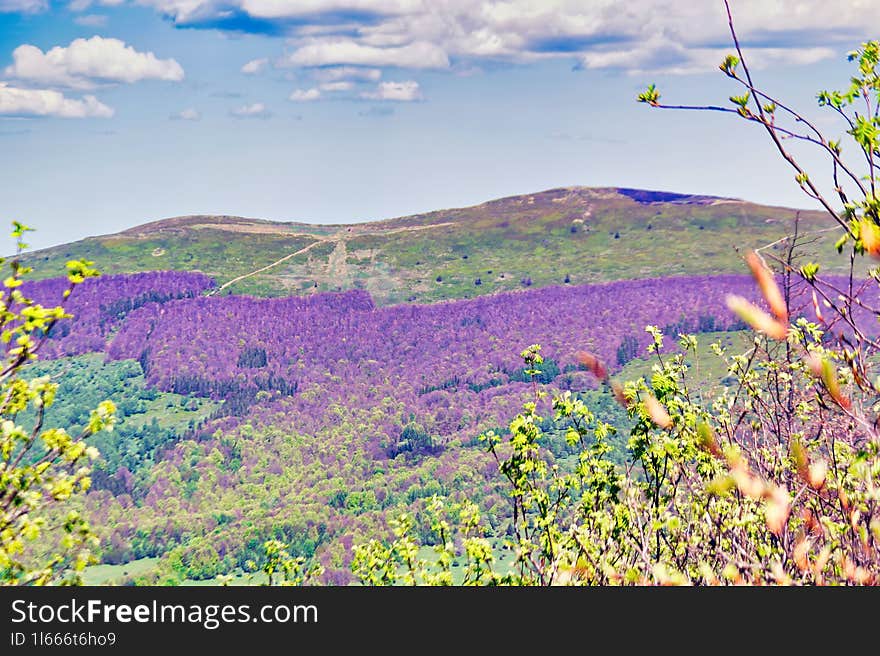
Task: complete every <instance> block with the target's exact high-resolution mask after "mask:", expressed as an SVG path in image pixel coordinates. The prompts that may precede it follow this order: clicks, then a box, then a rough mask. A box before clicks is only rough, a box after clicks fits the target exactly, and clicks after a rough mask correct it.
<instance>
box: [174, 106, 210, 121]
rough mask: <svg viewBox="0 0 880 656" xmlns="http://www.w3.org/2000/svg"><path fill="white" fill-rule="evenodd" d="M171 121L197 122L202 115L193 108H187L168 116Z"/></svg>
mask: <svg viewBox="0 0 880 656" xmlns="http://www.w3.org/2000/svg"><path fill="white" fill-rule="evenodd" d="M168 118H170V119H171V120H172V121H199V120H201V118H202V115H201V114H200V113H199V111H198V110H197V109H196V108H195V107H187V108H186V109H183V110H181V111H179V112H177V113H176V114H172V115H171V116H169V117H168Z"/></svg>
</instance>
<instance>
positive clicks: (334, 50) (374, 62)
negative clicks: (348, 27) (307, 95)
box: [281, 39, 449, 68]
mask: <svg viewBox="0 0 880 656" xmlns="http://www.w3.org/2000/svg"><path fill="white" fill-rule="evenodd" d="M281 64H282V65H288V66H307V67H308V66H332V65H339V64H357V65H359V66H398V67H401V68H449V57H448V56H447V54H446V53H445V52H444V51H443V49H442V48H440V47H439V46H436V45H434V44H432V43H427V42H424V41H419V42H415V43H410V44H409V45H405V46H400V47H387V48H381V47H376V46H371V45H362V44H360V43H357V42H356V41H353V40H350V39H348V40H333V41H323V40H322V41H316V42H314V43H310V44H308V45H304V46H301V47H299V48H297V49H296V50H294V51H293V52H292V53H290V55H288V56H287V57H285V58H284V59H283V60H282V61H281Z"/></svg>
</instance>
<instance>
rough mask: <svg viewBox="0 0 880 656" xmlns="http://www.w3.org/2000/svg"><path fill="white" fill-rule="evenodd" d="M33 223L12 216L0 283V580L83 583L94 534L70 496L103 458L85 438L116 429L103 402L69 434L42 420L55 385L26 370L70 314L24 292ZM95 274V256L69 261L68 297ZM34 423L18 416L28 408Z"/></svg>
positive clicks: (108, 406)
mask: <svg viewBox="0 0 880 656" xmlns="http://www.w3.org/2000/svg"><path fill="white" fill-rule="evenodd" d="M28 230H30V228H28V227H27V226H25V225H22V224H21V223H18V222H14V223H13V233H12V236H13V238H15V240H16V243H17V252H16V255H15V256H14V257H12V258H10V259H8V260H6V259H0V265H2V266H4V267H8V269H9V275H8V276H7V277H6V278H5V279H4V280H3V289H2V290H0V340H2V343H3V345H4V346H5V354H4V356H5V357H4V359H3V361H2V365H0V366H2V369H0V583H2V584H5V585H17V584H32V585H46V584H57V583H67V584H71V583H80V582H81V579H80V573H81V572H82V570H83V568H84V567H85V566H86V565H87V564H88V563H89V562H93V561H94V558H93V556H92V555H91V550H92V548H94V547H95V546H96V544H97V538H96V537H95V535H94V533H93V532H92V530H91V528H90V527H89V525H88V523H87V522H86V520H85V518H84V517H82V515H81V514H80V513H79V512H78V511H76V510H75V509H72V508H71V505H72V504H71V500H72V499H73V498H74V497H75V496H76V495H78V494H82V493H84V492H85V491H86V490H88V489H89V485H90V482H91V480H90V478H89V473H90V471H91V463H92V462H93V461H94V460H95V459H96V458H97V457H98V455H99V454H98V451H97V449H96V448H95V447H93V446H89V445H88V444H87V442H86V440H87V438H88V437H90V436H91V435H94V434H95V433H98V432H100V431H104V430H112V428H113V423H114V413H115V408H114V406H113V404H112V403H111V402H109V401H105V402H103V403H101V404H99V405H98V407H97V408H96V409H95V410H93V411H92V412H91V415H90V418H89V421H88V424H87V426H86V427H85V428H84V429H83V430H82V431H81V432H80V433H79V434H78V435H70V434H68V433H67V431H66V430H65V429H64V428H47V427H46V426H44V424H43V419H44V414H45V411H46V409H47V408H48V407H49V406H51V405H52V403H53V401H54V400H55V392H56V390H57V385H56V384H55V383H52V382H51V381H50V379H49V377H48V376H46V377H38V378H34V379H32V380H25V379H24V378H22V376H21V373H22V370H23V368H24V367H25V366H26V365H27V363H29V362H31V361H33V360H34V359H36V357H37V354H38V351H39V350H40V347H41V346H42V345H43V344H44V343H45V341H46V340H47V339H48V338H49V334H50V331H51V330H52V328H53V326H55V325H56V324H57V323H58V322H59V321H61V320H62V319H66V318H69V317H70V316H71V315H69V314H67V313H66V312H65V311H64V308H63V305H60V306H57V307H43V306H42V305H40V304H38V303H35V302H34V301H33V300H32V299H29V298H28V297H27V296H26V295H25V294H24V293H23V292H22V289H21V287H22V284H23V279H24V277H25V276H26V275H27V274H28V273H29V272H30V268H29V267H26V266H24V265H23V264H22V263H21V262H20V258H19V256H20V254H21V252H22V251H23V250H24V249H25V248H27V245H26V244H25V243H24V241H23V237H24V234H25V233H26V232H27V231H28ZM96 275H98V273H97V271H96V270H95V269H93V268H92V263H91V262H88V261H85V260H82V261H71V262H68V263H67V278H68V280H69V283H70V284H69V287H68V288H67V290H66V291H65V292H64V299H67V297H68V296H70V293H71V291H72V290H73V289H74V288H75V287H76V286H77V285H78V284H80V283H82V282H83V281H84V280H85V279H86V278H89V277H93V276H96ZM29 406H30V407H32V408H34V409H35V413H34V415H33V416H35V418H34V420H33V422H32V423H31V424H29V425H28V426H24V425H22V424H21V423H20V419H21V416H22V414H23V413H24V411H25V410H26V409H27V408H28V407H29Z"/></svg>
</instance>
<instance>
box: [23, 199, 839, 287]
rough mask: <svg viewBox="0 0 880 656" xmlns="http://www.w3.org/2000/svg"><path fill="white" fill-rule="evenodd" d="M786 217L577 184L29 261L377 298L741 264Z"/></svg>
mask: <svg viewBox="0 0 880 656" xmlns="http://www.w3.org/2000/svg"><path fill="white" fill-rule="evenodd" d="M796 214H797V212H796V211H795V210H792V209H787V208H780V207H768V206H762V205H756V204H753V203H748V202H744V201H739V200H731V199H721V198H714V197H708V196H688V195H682V194H672V193H663V192H646V191H639V190H629V189H613V188H584V187H574V188H562V189H552V190H548V191H543V192H540V193H535V194H530V195H524V196H514V197H510V198H503V199H500V200H494V201H490V202H487V203H483V204H481V205H477V206H474V207H468V208H462V209H450V210H440V211H435V212H430V213H427V214H419V215H415V216H408V217H402V218H397V219H390V220H385V221H376V222H371V223H359V224H351V225H323V226H318V225H308V224H305V223H276V222H270V221H262V220H258V219H245V218H240V217H229V216H189V217H179V218H174V219H166V220H162V221H155V222H153V223H148V224H145V225H142V226H139V227H136V228H132V229H130V230H126V231H124V232H121V233H118V234H114V235H105V236H100V237H90V238H88V239H84V240H82V241H78V242H74V243H71V244H65V245H62V246H58V247H54V248H49V249H45V250H41V251H35V252H33V253H30V254H28V255H27V256H26V259H27V261H28V263H29V264H31V265H32V266H33V267H34V268H35V274H36V277H38V278H39V277H48V276H53V275H57V272H58V271H59V270H62V267H63V265H64V262H65V261H67V260H68V259H71V258H80V257H86V258H88V259H91V260H93V261H95V263H96V265H97V267H98V268H99V269H100V270H101V271H103V272H105V273H128V272H137V271H148V270H157V269H175V270H198V271H203V272H205V273H208V274H210V275H212V276H214V277H215V279H216V280H217V281H218V283H219V284H221V285H224V287H223V289H222V291H221V292H220V293H226V292H227V290H228V292H229V293H237V294H254V295H260V296H278V295H287V294H299V293H310V292H312V291H331V290H340V289H341V290H345V289H354V288H362V289H366V290H368V291H369V292H370V293H371V294H372V295H373V297H374V298H375V300H376V301H377V302H378V303H380V304H393V303H398V302H406V301H416V302H432V301H438V300H442V299H449V298H472V297H474V296H477V295H483V294H491V293H494V292H498V291H503V290H511V289H519V288H523V287H526V286H536V287H540V286H546V285H553V284H563V283H565V282H570V283H572V284H578V283H587V282H598V281H610V280H620V279H624V278H646V277H660V276H674V275H686V274H713V273H742V272H743V265H742V261H741V259H740V256H739V254H738V252H737V249H744V248H750V247H757V246H762V245H766V244H770V243H772V242H775V241H776V240H779V239H780V238H782V237H784V236H785V235H787V234H789V233H790V232H791V231H792V226H793V223H794V219H795V216H796ZM829 225H830V222H829V220H828V218H827V216H826V215H824V214H822V213H820V212H804V211H802V212H800V231H801V233H805V232H814V231H820V230H827V229H828V228H829ZM838 236H839V235H838V232H837V231H835V230H832V231H826V232H821V233H819V234H817V235H816V238H817V239H818V241H817V243H816V244H814V245H813V246H812V248H813V249H815V250H817V251H819V253H818V255H819V258H820V259H821V261H823V262H826V263H829V262H839V263H840V266H841V267H843V266H844V265H845V264H846V263H845V262H844V261H843V259H842V258H835V257H832V252H833V244H834V241H835V240H836V239H837V237H838ZM841 270H842V268H841Z"/></svg>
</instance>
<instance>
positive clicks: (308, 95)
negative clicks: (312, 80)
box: [289, 89, 321, 102]
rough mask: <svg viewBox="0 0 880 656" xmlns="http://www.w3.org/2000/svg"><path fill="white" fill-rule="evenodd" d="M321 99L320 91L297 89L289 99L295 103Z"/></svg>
mask: <svg viewBox="0 0 880 656" xmlns="http://www.w3.org/2000/svg"><path fill="white" fill-rule="evenodd" d="M320 97H321V90H320V89H296V90H295V91H294V92H293V93H291V94H290V96H289V99H290V100H292V101H293V102H313V101H315V100H318V99H319V98H320Z"/></svg>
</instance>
